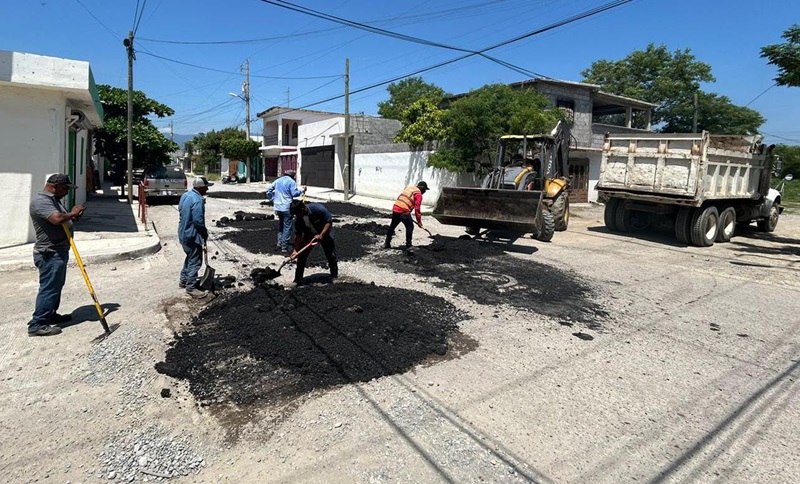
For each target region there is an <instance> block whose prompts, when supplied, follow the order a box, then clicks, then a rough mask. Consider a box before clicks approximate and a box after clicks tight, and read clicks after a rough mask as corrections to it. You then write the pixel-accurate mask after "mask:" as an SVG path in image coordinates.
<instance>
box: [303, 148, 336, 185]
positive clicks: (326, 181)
mask: <svg viewBox="0 0 800 484" xmlns="http://www.w3.org/2000/svg"><path fill="white" fill-rule="evenodd" d="M334 150H335V147H334V146H333V145H326V146H315V147H313V148H303V149H302V150H301V152H302V154H303V181H302V184H303V185H311V186H314V187H326V188H333V185H334V156H333V155H334Z"/></svg>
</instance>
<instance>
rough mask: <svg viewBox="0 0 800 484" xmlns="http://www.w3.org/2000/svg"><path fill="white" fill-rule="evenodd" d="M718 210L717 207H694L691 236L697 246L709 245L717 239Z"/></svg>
mask: <svg viewBox="0 0 800 484" xmlns="http://www.w3.org/2000/svg"><path fill="white" fill-rule="evenodd" d="M718 230H719V212H718V211H717V207H706V208H696V209H694V215H693V216H692V230H691V233H690V234H691V238H692V244H694V245H696V246H697V247H711V246H712V245H714V241H715V240H716V239H717V232H718Z"/></svg>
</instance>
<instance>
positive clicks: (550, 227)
mask: <svg viewBox="0 0 800 484" xmlns="http://www.w3.org/2000/svg"><path fill="white" fill-rule="evenodd" d="M555 232H556V222H555V219H554V218H553V214H552V213H550V211H549V210H542V229H541V230H540V231H539V235H538V236H537V237H536V240H541V241H542V242H550V241H551V240H553V234H554V233H555Z"/></svg>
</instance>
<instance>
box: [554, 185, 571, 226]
mask: <svg viewBox="0 0 800 484" xmlns="http://www.w3.org/2000/svg"><path fill="white" fill-rule="evenodd" d="M550 210H551V211H552V212H553V218H554V219H555V223H556V230H557V231H558V232H563V231H565V230H567V227H568V226H569V196H568V195H567V193H566V192H565V193H562V194H561V195H559V196H558V198H556V199H555V200H554V201H553V207H552V208H551V209H550Z"/></svg>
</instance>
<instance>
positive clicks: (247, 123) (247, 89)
mask: <svg viewBox="0 0 800 484" xmlns="http://www.w3.org/2000/svg"><path fill="white" fill-rule="evenodd" d="M242 91H244V106H245V107H244V109H245V111H244V132H245V136H246V139H247V141H250V59H245V61H244V84H242ZM251 168H252V167H251V166H250V158H248V159H247V183H250V171H251Z"/></svg>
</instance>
